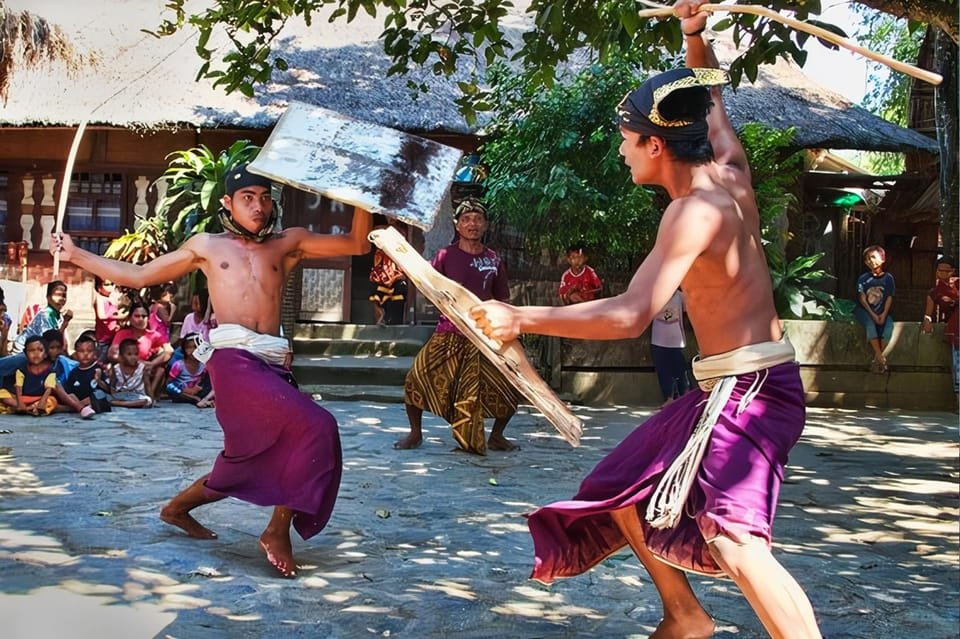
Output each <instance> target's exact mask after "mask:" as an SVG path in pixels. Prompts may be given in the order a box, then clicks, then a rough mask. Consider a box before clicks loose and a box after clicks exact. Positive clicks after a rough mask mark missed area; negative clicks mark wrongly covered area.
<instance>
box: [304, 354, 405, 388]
mask: <svg viewBox="0 0 960 639" xmlns="http://www.w3.org/2000/svg"><path fill="white" fill-rule="evenodd" d="M412 364H413V357H412V356H405V357H370V356H359V355H299V354H298V355H296V356H295V357H294V358H293V374H294V376H295V377H296V378H297V381H298V382H299V383H300V384H301V385H302V386H312V385H330V386H348V385H358V386H400V387H402V386H403V380H404V378H405V377H406V375H407V371H408V370H410V366H411V365H412Z"/></svg>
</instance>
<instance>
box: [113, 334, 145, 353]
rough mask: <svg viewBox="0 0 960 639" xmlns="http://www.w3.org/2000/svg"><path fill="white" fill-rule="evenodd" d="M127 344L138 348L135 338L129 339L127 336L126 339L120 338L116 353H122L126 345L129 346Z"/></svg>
mask: <svg viewBox="0 0 960 639" xmlns="http://www.w3.org/2000/svg"><path fill="white" fill-rule="evenodd" d="M129 346H133V347H134V348H136V349H139V348H140V347H139V346H138V345H137V340H135V339H130V338H129V337H128V338H127V339H123V340H120V346H119V347H118V348H117V353H122V352H123V351H124V350H125V349H126V348H127V347H129Z"/></svg>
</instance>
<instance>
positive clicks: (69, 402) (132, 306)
mask: <svg viewBox="0 0 960 639" xmlns="http://www.w3.org/2000/svg"><path fill="white" fill-rule="evenodd" d="M176 293H177V288H176V286H174V285H172V284H168V285H166V286H162V287H156V288H154V289H152V290H151V291H150V301H149V302H148V301H145V300H143V299H142V298H140V297H139V296H138V295H135V294H132V293H131V292H129V291H124V290H121V289H120V288H118V287H115V286H114V285H113V284H112V283H111V282H105V281H103V280H101V279H99V278H97V279H96V280H95V282H94V300H93V308H94V315H95V323H94V328H93V329H90V330H85V331H83V332H82V333H80V335H79V336H78V337H77V338H76V339H75V340H74V342H73V344H72V352H71V351H69V350H68V348H67V344H66V341H65V335H66V331H67V327H68V326H69V325H70V322H71V320H72V319H73V312H72V311H71V310H70V309H68V308H66V305H67V285H66V284H65V283H64V282H62V281H60V280H55V281H53V282H50V283H49V284H47V289H46V305H45V306H43V307H40V306H39V305H37V306H34V307H29V308H28V309H27V310H26V311H25V313H24V316H23V318H22V319H21V321H20V324H19V326H18V327H17V329H18V330H17V333H16V335H15V337H13V339H12V340H9V339H8V338H9V336H10V333H11V330H12V328H13V322H12V320H11V318H10V316H9V314H8V313H7V312H6V306H5V305H3V306H2V307H0V308H2V311H0V326H2V332H0V343H2V346H0V349H2V352H0V355H2V357H0V414H3V413H7V414H11V413H13V414H30V415H49V414H51V413H53V412H74V413H79V415H80V416H81V417H83V418H84V419H90V418H92V417H93V416H94V415H95V414H96V413H101V412H108V411H110V410H111V409H112V407H114V406H118V407H125V408H146V407H150V406H153V405H154V404H155V402H156V401H157V400H158V399H160V398H161V397H163V396H166V397H168V398H169V399H171V400H172V401H174V402H183V403H190V404H194V405H196V406H197V407H200V408H204V407H208V406H213V402H214V394H213V391H212V389H211V386H210V380H209V376H208V375H207V374H206V371H205V367H204V364H203V363H202V362H200V361H199V360H198V359H197V358H195V357H194V351H195V349H196V347H197V344H198V340H201V339H206V337H207V335H208V334H209V330H210V328H211V327H212V325H214V323H215V320H214V319H213V318H212V315H211V314H210V313H209V309H208V305H207V299H206V296H205V295H204V294H203V293H201V294H198V295H194V296H193V299H192V300H191V311H190V313H188V314H187V316H186V317H185V318H184V322H183V327H182V329H181V331H180V335H181V337H180V339H179V340H178V341H177V347H176V348H174V347H173V346H172V345H171V330H170V329H171V324H172V321H173V317H174V314H175V312H176V304H175V301H174V300H175V297H176ZM2 302H3V299H2V295H0V305H2Z"/></svg>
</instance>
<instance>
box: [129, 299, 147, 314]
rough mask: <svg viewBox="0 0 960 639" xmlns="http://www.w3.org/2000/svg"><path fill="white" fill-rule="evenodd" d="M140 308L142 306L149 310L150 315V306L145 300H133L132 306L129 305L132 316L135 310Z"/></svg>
mask: <svg viewBox="0 0 960 639" xmlns="http://www.w3.org/2000/svg"><path fill="white" fill-rule="evenodd" d="M138 308H142V309H143V310H145V311H146V312H147V315H148V316H149V315H150V307H149V306H147V304H146V303H145V302H144V301H143V300H137V301H136V302H133V303H132V304H130V306H128V307H127V310H128V311H130V317H133V311H135V310H136V309H138Z"/></svg>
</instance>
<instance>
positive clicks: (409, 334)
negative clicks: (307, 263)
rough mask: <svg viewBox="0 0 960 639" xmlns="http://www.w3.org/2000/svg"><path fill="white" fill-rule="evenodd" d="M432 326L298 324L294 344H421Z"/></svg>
mask: <svg viewBox="0 0 960 639" xmlns="http://www.w3.org/2000/svg"><path fill="white" fill-rule="evenodd" d="M434 328H435V327H434V326H430V325H421V324H417V325H413V326H411V325H406V324H398V325H395V326H378V325H376V324H372V325H371V324H312V323H304V322H301V323H298V324H297V325H296V328H295V329H294V335H293V339H294V342H295V343H296V342H300V341H301V340H304V341H305V340H314V339H349V340H366V341H374V342H377V341H380V342H382V341H396V342H401V341H407V340H412V341H417V342H420V343H421V344H422V343H424V342H426V341H427V340H428V339H430V336H431V335H433V331H434Z"/></svg>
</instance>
